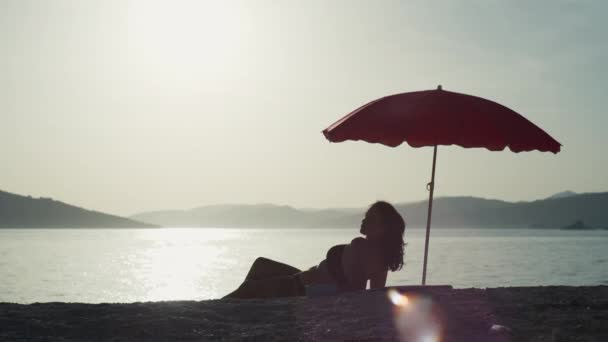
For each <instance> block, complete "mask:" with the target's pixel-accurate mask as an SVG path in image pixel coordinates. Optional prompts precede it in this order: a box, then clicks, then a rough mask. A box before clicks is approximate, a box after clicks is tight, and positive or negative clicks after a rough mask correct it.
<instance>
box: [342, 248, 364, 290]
mask: <svg viewBox="0 0 608 342" xmlns="http://www.w3.org/2000/svg"><path fill="white" fill-rule="evenodd" d="M366 249H367V245H366V241H365V239H364V238H360V237H359V238H356V239H353V240H352V241H351V243H350V244H349V245H347V246H346V248H345V249H344V254H343V255H342V261H343V265H344V273H345V275H346V278H347V279H348V281H349V283H350V285H351V288H352V290H365V287H366V285H367V278H366V277H365V273H366V272H365V254H366Z"/></svg>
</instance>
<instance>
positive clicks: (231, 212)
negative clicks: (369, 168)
mask: <svg viewBox="0 0 608 342" xmlns="http://www.w3.org/2000/svg"><path fill="white" fill-rule="evenodd" d="M396 207H397V210H399V212H400V213H401V214H402V215H403V216H404V218H405V220H406V221H407V223H408V227H410V228H411V227H424V226H425V224H426V213H427V202H426V201H419V202H414V203H406V204H397V205H396ZM365 210H366V208H332V209H297V208H293V207H290V206H281V205H273V204H258V205H211V206H204V207H199V208H194V209H190V210H166V211H154V212H146V213H141V214H137V215H133V216H131V217H130V218H124V217H119V216H114V215H108V214H104V213H101V212H97V211H91V210H86V209H83V208H79V207H76V206H73V205H69V204H66V203H63V202H60V201H56V200H53V199H51V198H32V197H30V196H20V195H16V194H11V193H8V192H3V191H0V228H152V227H158V226H164V227H217V228H353V227H355V228H356V227H358V226H359V225H360V222H361V219H362V217H363V215H364V213H365ZM433 227H443V228H459V227H462V228H569V229H589V228H593V229H608V192H602V193H586V194H576V193H574V192H572V191H564V192H560V193H558V194H555V195H553V196H550V197H548V198H546V199H541V200H537V201H532V202H506V201H500V200H491V199H484V198H476V197H441V198H436V199H435V201H434V203H433Z"/></svg>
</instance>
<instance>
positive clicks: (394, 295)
mask: <svg viewBox="0 0 608 342" xmlns="http://www.w3.org/2000/svg"><path fill="white" fill-rule="evenodd" d="M388 298H389V299H390V300H391V302H393V304H395V305H396V306H400V307H404V306H407V305H408V304H409V302H410V300H409V298H407V296H406V295H403V294H401V293H399V291H397V290H395V289H390V290H388Z"/></svg>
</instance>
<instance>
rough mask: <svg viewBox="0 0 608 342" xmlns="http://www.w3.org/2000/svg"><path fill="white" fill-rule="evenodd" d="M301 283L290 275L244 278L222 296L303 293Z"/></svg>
mask: <svg viewBox="0 0 608 342" xmlns="http://www.w3.org/2000/svg"><path fill="white" fill-rule="evenodd" d="M304 292H305V291H304V287H303V285H302V283H301V282H300V281H299V280H298V279H297V278H296V277H295V276H292V275H285V276H278V277H272V278H263V279H257V280H245V281H244V282H243V284H241V286H239V288H238V289H236V290H234V291H233V292H232V293H230V294H228V295H227V296H226V297H224V298H276V297H293V296H302V295H304Z"/></svg>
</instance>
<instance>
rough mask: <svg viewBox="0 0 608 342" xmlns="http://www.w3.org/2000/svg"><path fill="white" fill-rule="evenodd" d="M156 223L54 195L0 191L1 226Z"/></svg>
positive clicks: (140, 225) (143, 225)
mask: <svg viewBox="0 0 608 342" xmlns="http://www.w3.org/2000/svg"><path fill="white" fill-rule="evenodd" d="M154 227H158V226H157V225H154V224H150V223H142V222H137V221H134V220H132V219H128V218H124V217H119V216H114V215H108V214H104V213H100V212H97V211H91V210H86V209H83V208H79V207H75V206H72V205H69V204H65V203H63V202H59V201H55V200H53V199H51V198H32V197H30V196H20V195H16V194H11V193H8V192H4V191H0V228H154Z"/></svg>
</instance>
